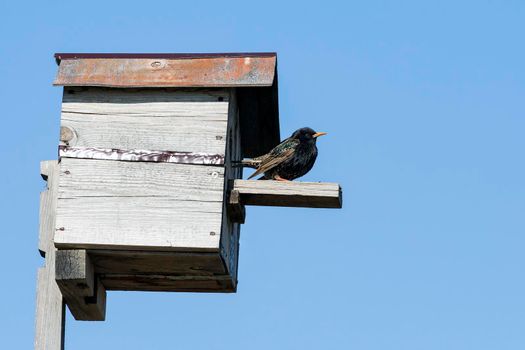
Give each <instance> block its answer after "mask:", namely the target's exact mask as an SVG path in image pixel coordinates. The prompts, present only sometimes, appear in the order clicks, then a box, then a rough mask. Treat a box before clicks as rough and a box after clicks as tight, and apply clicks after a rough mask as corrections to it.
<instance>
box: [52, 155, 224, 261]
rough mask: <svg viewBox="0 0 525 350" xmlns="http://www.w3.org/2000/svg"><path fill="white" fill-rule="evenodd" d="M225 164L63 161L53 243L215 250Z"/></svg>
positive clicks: (90, 246)
mask: <svg viewBox="0 0 525 350" xmlns="http://www.w3.org/2000/svg"><path fill="white" fill-rule="evenodd" d="M223 176H224V168H223V167H212V166H199V165H187V164H168V163H140V162H115V161H105V160H81V159H69V158H65V159H63V160H62V162H61V165H60V184H59V191H58V205H57V220H56V225H55V245H56V246H57V247H60V248H75V249H78V248H92V249H101V248H105V249H125V250H157V251H163V250H165V251H191V250H204V251H206V250H207V251H218V249H219V240H220V232H221V215H222V206H223V184H224V178H223Z"/></svg>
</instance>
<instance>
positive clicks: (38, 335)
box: [35, 160, 65, 350]
mask: <svg viewBox="0 0 525 350" xmlns="http://www.w3.org/2000/svg"><path fill="white" fill-rule="evenodd" d="M40 173H41V175H42V177H43V178H44V180H47V190H46V191H44V192H42V193H41V194H40V234H39V244H38V249H39V250H40V253H41V254H42V255H43V256H44V257H45V262H44V266H43V267H40V268H39V269H38V277H37V291H36V292H37V293H36V295H37V297H36V322H35V327H36V332H35V350H63V349H64V326H65V306H64V301H63V299H62V293H61V292H60V289H59V288H58V285H57V283H56V281H55V255H56V249H55V247H54V245H53V233H54V227H55V207H56V200H57V198H56V197H57V181H58V164H57V161H55V160H53V161H44V162H41V163H40Z"/></svg>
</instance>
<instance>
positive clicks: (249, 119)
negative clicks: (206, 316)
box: [48, 53, 341, 320]
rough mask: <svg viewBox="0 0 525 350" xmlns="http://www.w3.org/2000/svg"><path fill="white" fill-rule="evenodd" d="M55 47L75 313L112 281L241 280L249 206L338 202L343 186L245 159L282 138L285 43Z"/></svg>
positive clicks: (57, 229)
mask: <svg viewBox="0 0 525 350" xmlns="http://www.w3.org/2000/svg"><path fill="white" fill-rule="evenodd" d="M55 58H56V60H57V63H58V74H57V77H56V80H55V82H54V85H57V86H63V89H64V90H63V99H62V110H61V125H60V143H59V145H58V152H59V163H58V166H57V170H56V173H55V176H56V178H55V179H54V182H55V185H54V186H55V188H56V202H55V204H54V205H55V218H54V246H55V247H56V248H57V249H58V251H57V252H56V280H57V283H58V285H59V287H60V290H61V291H62V293H63V295H64V298H65V300H66V303H67V304H68V306H69V308H70V310H71V311H72V313H73V315H74V316H75V318H77V319H85V320H101V319H104V313H105V293H106V290H136V291H184V292H235V291H236V286H237V261H238V256H239V234H240V224H241V223H243V222H244V217H245V209H244V206H245V205H280V206H306V207H333V208H337V207H340V206H341V190H340V187H339V185H337V184H331V183H299V182H290V183H281V182H277V181H247V180H242V168H241V167H238V166H236V162H237V161H239V160H241V159H242V158H245V157H255V156H259V155H261V154H264V153H265V152H268V151H269V150H270V149H271V148H272V147H274V146H275V145H276V144H278V143H279V141H280V135H279V114H278V97H277V57H276V54H274V53H247V54H244V53H241V54H56V55H55ZM48 181H49V180H48Z"/></svg>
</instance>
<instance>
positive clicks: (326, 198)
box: [233, 180, 342, 208]
mask: <svg viewBox="0 0 525 350" xmlns="http://www.w3.org/2000/svg"><path fill="white" fill-rule="evenodd" d="M233 190H236V191H238V192H239V194H240V196H241V203H243V204H245V205H262V206H282V207H308V208H341V207H342V190H341V187H340V186H339V185H338V184H336V183H329V182H292V181H288V182H281V181H269V180H267V181H264V180H235V181H234V185H233Z"/></svg>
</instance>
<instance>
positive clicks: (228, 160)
mask: <svg viewBox="0 0 525 350" xmlns="http://www.w3.org/2000/svg"><path fill="white" fill-rule="evenodd" d="M227 135H228V139H227V144H226V157H225V162H224V178H225V181H224V187H223V208H222V228H221V242H220V244H221V257H222V259H223V260H224V262H225V264H226V267H227V269H228V272H229V273H230V276H231V278H232V281H233V284H234V287H236V285H237V263H238V257H239V237H240V224H239V223H238V222H236V220H234V219H233V217H232V216H231V215H230V211H229V210H228V207H229V205H228V199H229V184H230V182H231V181H233V179H238V178H242V168H241V167H233V166H232V161H234V160H238V159H240V157H241V135H240V125H239V108H238V106H237V91H236V90H234V89H232V90H231V91H230V108H229V111H228V133H227Z"/></svg>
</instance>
